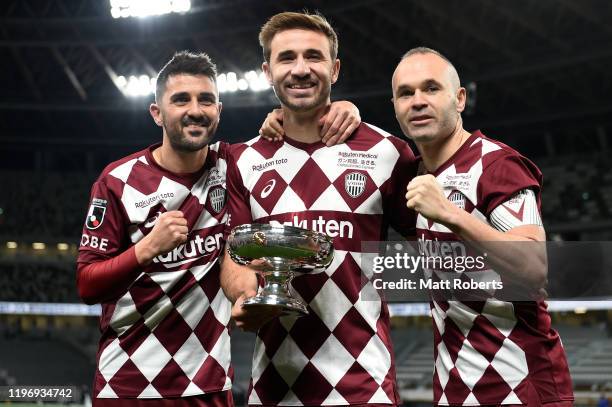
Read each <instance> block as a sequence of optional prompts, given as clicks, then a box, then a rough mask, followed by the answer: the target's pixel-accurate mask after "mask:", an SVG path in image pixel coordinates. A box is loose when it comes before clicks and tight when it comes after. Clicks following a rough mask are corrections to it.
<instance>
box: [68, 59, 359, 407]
mask: <svg viewBox="0 0 612 407" xmlns="http://www.w3.org/2000/svg"><path fill="white" fill-rule="evenodd" d="M155 100H156V101H155V103H153V104H151V106H150V113H151V116H152V117H153V120H154V121H155V123H156V124H157V125H158V126H160V127H162V129H163V140H162V142H161V143H160V144H156V145H153V146H150V147H148V148H146V149H144V150H142V151H139V152H137V153H134V154H132V155H129V156H127V157H125V158H122V159H120V160H118V161H116V162H114V163H112V164H110V165H108V166H107V167H106V168H105V169H104V171H103V172H102V174H101V175H100V176H99V178H98V180H97V181H96V182H95V183H94V185H93V187H92V190H91V205H90V208H89V211H88V214H87V219H86V222H85V226H84V228H83V235H82V238H81V245H80V248H79V257H78V260H77V261H78V271H77V285H78V290H79V294H80V296H81V298H82V299H83V301H84V302H86V303H88V304H94V303H102V316H101V320H100V328H101V331H102V337H101V340H100V345H99V350H98V355H97V369H96V373H95V380H94V389H93V400H94V406H100V407H104V406H124V405H126V406H127V405H129V406H150V407H154V406H170V405H172V406H183V405H184V406H227V405H232V404H233V401H232V396H231V391H230V388H231V384H232V375H233V374H232V368H231V366H230V338H229V331H228V323H229V318H230V311H231V304H230V303H229V301H228V300H227V298H226V297H225V295H224V294H223V291H222V290H221V289H220V281H219V263H218V257H219V254H220V253H221V250H222V244H223V241H222V238H223V230H224V214H225V206H224V205H225V172H226V159H227V154H228V147H229V146H228V144H227V143H223V142H216V143H213V144H210V143H211V141H212V138H213V136H214V134H215V131H216V129H217V126H218V124H219V117H220V113H221V102H220V101H219V95H218V90H217V86H216V68H215V65H214V64H213V63H212V62H211V60H210V58H209V57H208V56H207V55H206V54H192V53H188V52H179V53H177V54H175V55H174V57H173V58H172V59H171V60H170V61H169V62H168V63H167V64H166V65H165V66H164V67H163V68H162V70H161V71H160V73H159V75H158V78H157V87H156V92H155ZM340 110H342V109H340ZM336 113H337V111H336ZM339 116H340V117H346V115H345V114H340V115H339ZM353 119H354V117H353ZM333 120H335V119H333ZM326 126H327V128H328V127H330V125H329V123H328V124H327V125H326ZM342 126H343V125H341V126H340V127H342Z"/></svg>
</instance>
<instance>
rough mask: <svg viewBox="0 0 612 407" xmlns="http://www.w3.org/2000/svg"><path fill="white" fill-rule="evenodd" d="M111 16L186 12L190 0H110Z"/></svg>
mask: <svg viewBox="0 0 612 407" xmlns="http://www.w3.org/2000/svg"><path fill="white" fill-rule="evenodd" d="M110 7H111V9H110V12H111V16H112V17H113V18H127V17H149V16H160V15H162V14H170V13H186V12H188V11H189V10H190V9H191V0H111V1H110Z"/></svg>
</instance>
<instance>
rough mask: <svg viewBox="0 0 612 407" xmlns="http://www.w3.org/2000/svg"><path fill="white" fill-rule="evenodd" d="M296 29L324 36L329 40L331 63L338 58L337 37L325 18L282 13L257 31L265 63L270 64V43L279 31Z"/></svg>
mask: <svg viewBox="0 0 612 407" xmlns="http://www.w3.org/2000/svg"><path fill="white" fill-rule="evenodd" d="M296 28H301V29H304V30H311V31H316V32H320V33H322V34H324V35H325V36H326V37H327V39H328V40H329V49H330V52H331V59H332V62H333V61H334V60H335V59H336V57H337V56H338V35H337V34H336V32H335V31H334V29H333V28H332V26H331V24H329V22H328V21H327V20H326V19H325V17H323V16H322V15H321V14H318V13H315V14H311V13H308V12H304V13H293V12H284V13H278V14H276V15H274V16H272V17H270V19H269V20H268V21H267V22H266V23H265V24H264V25H263V27H261V31H259V44H260V45H261V47H262V48H263V55H264V59H265V60H266V62H270V53H271V50H270V43H271V42H272V38H274V36H275V35H276V34H278V33H279V32H281V31H286V30H292V29H296Z"/></svg>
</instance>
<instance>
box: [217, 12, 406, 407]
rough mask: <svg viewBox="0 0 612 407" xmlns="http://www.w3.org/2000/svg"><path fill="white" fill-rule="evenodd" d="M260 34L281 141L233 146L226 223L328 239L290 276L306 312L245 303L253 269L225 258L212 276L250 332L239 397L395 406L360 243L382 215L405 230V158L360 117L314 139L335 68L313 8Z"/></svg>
mask: <svg viewBox="0 0 612 407" xmlns="http://www.w3.org/2000/svg"><path fill="white" fill-rule="evenodd" d="M259 38H260V43H261V45H262V47H263V52H264V59H265V62H264V63H263V65H262V67H263V70H264V72H265V73H266V75H267V77H268V80H269V81H270V83H271V84H272V86H273V88H274V91H275V93H276V95H277V97H278V98H279V100H280V102H281V106H282V110H283V129H284V133H285V139H284V141H282V142H275V143H267V142H264V141H263V140H261V139H260V138H259V137H257V138H255V139H252V140H250V141H248V142H246V143H244V144H243V145H241V146H237V147H236V148H235V149H234V150H233V151H232V154H231V156H230V157H229V159H228V176H227V177H228V178H227V187H228V194H229V198H228V204H227V206H228V218H229V221H228V231H229V229H231V228H232V227H234V226H238V225H241V224H245V223H252V222H257V223H269V222H272V223H273V222H279V223H281V224H288V225H293V226H299V227H305V228H308V229H315V230H318V231H321V232H324V233H327V234H328V235H330V236H331V237H333V241H334V247H335V257H334V261H333V262H332V264H331V265H330V267H329V268H327V269H326V270H319V272H318V273H316V272H315V273H309V274H305V275H302V276H299V277H296V278H295V279H294V280H293V283H292V285H293V289H294V290H295V292H296V293H297V294H298V295H299V296H300V297H301V298H302V299H303V300H304V301H305V302H306V303H307V304H308V311H309V314H308V315H307V316H303V317H300V318H296V317H294V316H281V317H278V311H277V310H268V309H266V307H263V308H261V307H258V308H253V307H251V308H248V309H243V308H242V307H241V304H242V302H243V300H244V299H245V298H247V297H250V296H252V295H254V294H255V293H256V288H257V279H256V276H255V274H254V273H253V272H252V271H251V270H249V269H248V268H245V267H240V266H238V265H236V264H235V263H234V262H233V261H232V260H231V258H230V257H229V256H225V258H224V260H223V265H222V275H221V281H222V287H223V289H224V291H225V292H226V294H227V295H228V297H229V298H230V299H232V300H233V301H235V304H234V308H233V312H232V315H233V317H234V319H235V320H236V323H237V325H238V326H239V327H242V328H243V329H248V330H257V338H256V344H255V351H254V357H253V370H252V377H251V386H250V389H249V392H250V393H249V398H248V403H249V405H264V406H276V405H291V406H295V405H305V406H319V405H331V406H333V405H352V406H358V405H370V406H371V405H398V404H399V403H400V400H399V397H398V393H397V388H396V383H395V366H394V359H393V350H392V345H391V338H390V332H389V330H390V327H389V312H388V309H387V305H386V303H385V302H384V301H381V299H380V297H378V295H377V293H376V290H375V289H374V288H373V286H372V285H371V283H367V284H366V283H365V279H363V278H362V277H363V276H364V275H366V276H367V275H368V271H366V270H361V268H360V263H361V256H362V247H361V242H362V241H378V240H384V239H385V235H386V231H387V226H388V225H389V224H391V225H392V226H393V227H394V228H395V229H396V230H398V231H399V232H400V233H402V234H404V235H411V234H412V233H413V228H414V222H415V219H414V213H413V212H412V211H410V210H408V208H406V205H405V201H404V200H403V194H404V191H405V188H406V186H407V184H408V182H409V180H410V179H411V178H412V177H413V176H414V175H415V173H416V167H415V160H414V156H413V154H412V151H411V150H410V148H409V146H408V145H407V144H406V143H405V142H404V141H402V140H400V139H398V138H395V137H393V136H391V135H390V134H388V133H386V132H384V131H382V130H380V129H378V128H376V127H374V126H371V125H368V124H363V123H362V124H361V125H360V126H359V127H358V128H357V130H356V131H354V132H353V133H352V135H351V137H350V139H349V141H347V142H346V144H339V145H335V146H333V147H328V146H326V145H325V144H323V143H322V142H321V141H320V137H319V136H318V130H317V128H318V125H317V123H318V120H319V117H321V115H322V114H324V112H325V111H326V109H327V108H328V106H329V104H330V92H331V85H332V84H333V83H334V82H336V80H337V79H338V74H339V71H340V61H339V59H337V52H338V39H337V36H336V33H335V32H334V30H333V28H332V27H331V26H330V25H329V23H328V22H327V21H326V20H325V19H324V18H323V17H322V16H320V15H316V14H307V13H280V14H277V15H275V16H273V17H272V18H270V19H269V20H268V22H266V24H265V25H264V26H263V27H262V29H261V32H260V36H259ZM363 294H366V296H367V297H369V298H370V300H369V301H367V300H362V299H361V296H362V295H363ZM268 321H269V322H268ZM266 322H267V323H266Z"/></svg>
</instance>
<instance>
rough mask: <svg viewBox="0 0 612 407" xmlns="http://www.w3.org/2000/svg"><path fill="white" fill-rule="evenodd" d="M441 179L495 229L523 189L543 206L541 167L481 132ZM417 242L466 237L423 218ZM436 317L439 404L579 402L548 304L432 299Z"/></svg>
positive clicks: (535, 219)
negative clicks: (497, 214)
mask: <svg viewBox="0 0 612 407" xmlns="http://www.w3.org/2000/svg"><path fill="white" fill-rule="evenodd" d="M433 175H434V176H435V177H436V179H437V181H438V182H439V184H440V185H441V186H442V189H443V191H444V193H445V195H446V196H447V197H448V199H449V200H450V201H451V202H453V203H454V204H455V205H457V206H459V207H460V208H462V209H464V210H466V211H467V212H469V213H471V214H472V215H474V216H475V217H476V218H478V219H480V220H482V221H483V222H486V223H487V224H489V225H490V226H492V227H495V224H494V223H493V222H491V213H492V212H493V211H494V210H495V209H496V208H498V207H499V206H500V205H502V204H505V203H507V202H509V201H511V200H512V199H513V197H515V196H516V194H517V193H519V192H520V191H524V190H532V191H533V192H534V193H535V195H536V196H537V200H538V207H539V202H540V188H541V181H542V175H541V173H540V171H539V169H538V168H537V167H536V166H535V165H534V164H533V163H532V162H531V161H529V160H528V159H526V158H524V157H522V156H521V155H520V154H519V153H517V152H516V151H514V150H513V149H511V148H510V147H508V146H506V145H504V144H502V143H500V142H498V141H495V140H492V139H489V138H487V137H485V136H484V135H483V134H482V133H480V132H479V131H476V132H474V133H473V134H472V135H471V136H470V137H469V139H468V140H467V141H466V142H465V143H464V144H463V145H462V146H461V148H460V149H459V150H458V151H457V152H456V153H455V154H454V155H453V156H452V157H451V158H450V159H449V160H448V161H447V162H446V163H444V164H443V165H442V166H441V167H440V168H438V170H436V171H435V172H434V173H433ZM517 211H518V208H517ZM520 212H522V209H521V210H520ZM517 216H518V214H517ZM528 219H531V220H528V221H523V224H539V216H537V215H536V216H529V217H528ZM521 221H522V219H521ZM417 239H418V240H419V242H420V246H421V247H433V246H435V245H436V241H439V242H443V241H457V240H459V238H458V237H457V236H456V235H455V234H454V233H452V232H451V231H450V230H449V229H448V228H446V227H445V226H444V225H441V224H438V223H434V222H431V221H429V220H428V219H426V218H425V217H423V216H422V215H420V214H419V215H418V216H417ZM483 272H493V271H492V270H484V271H483ZM431 313H432V316H433V330H434V359H435V368H434V377H433V391H434V402H435V403H436V404H437V405H444V406H446V405H450V406H479V405H499V404H527V403H530V404H529V405H530V406H531V405H542V404H543V403H548V402H559V401H564V400H573V393H572V382H571V378H570V375H569V370H568V365H567V360H566V357H565V352H564V350H563V346H562V344H561V340H560V338H559V335H558V334H557V332H555V330H553V329H552V328H551V321H550V316H549V314H548V312H547V309H546V303H545V302H544V301H539V302H535V301H533V302H506V301H501V300H498V299H494V298H490V299H487V300H486V301H469V302H462V301H445V300H440V299H438V298H433V297H432V299H431ZM534 400H535V404H532V403H534Z"/></svg>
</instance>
